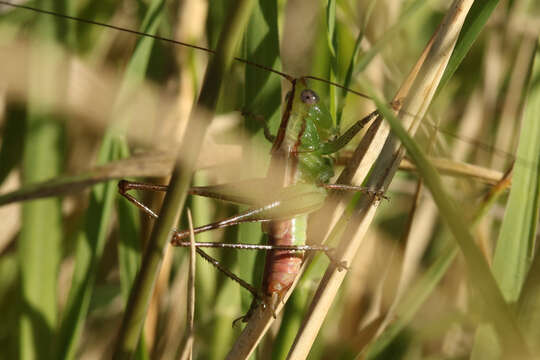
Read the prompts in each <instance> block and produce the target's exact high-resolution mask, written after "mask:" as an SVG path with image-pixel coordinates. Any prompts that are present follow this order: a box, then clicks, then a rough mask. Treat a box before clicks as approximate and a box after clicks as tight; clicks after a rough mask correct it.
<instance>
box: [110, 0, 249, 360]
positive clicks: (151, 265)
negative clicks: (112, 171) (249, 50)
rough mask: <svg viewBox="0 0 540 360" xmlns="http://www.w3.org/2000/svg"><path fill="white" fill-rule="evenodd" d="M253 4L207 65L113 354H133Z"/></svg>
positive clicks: (237, 15) (239, 12)
mask: <svg viewBox="0 0 540 360" xmlns="http://www.w3.org/2000/svg"><path fill="white" fill-rule="evenodd" d="M252 5H253V2H252V1H247V0H245V1H241V2H238V4H237V7H236V8H235V9H234V10H235V11H233V10H231V15H230V16H229V17H228V21H227V22H226V24H225V26H224V30H223V31H222V33H221V35H222V36H221V40H220V43H219V47H218V50H217V52H216V55H215V56H213V57H212V58H211V60H210V64H209V65H208V68H207V71H206V75H205V79H204V82H203V87H202V90H201V94H200V96H199V99H198V102H197V106H196V108H195V110H193V112H192V116H191V117H190V121H189V122H188V125H187V128H186V134H187V135H186V136H185V137H184V139H183V141H182V145H181V147H180V149H179V152H178V157H177V162H176V164H175V168H174V170H173V175H172V178H171V181H170V183H169V191H168V192H167V195H166V196H165V200H164V203H163V207H162V209H161V211H160V217H159V219H158V220H157V222H156V224H155V226H154V229H153V231H152V235H151V237H150V240H149V242H148V245H147V247H146V249H145V252H144V255H143V261H142V265H141V270H140V271H139V273H138V274H137V278H136V280H135V284H134V286H133V289H132V291H131V294H130V298H129V301H128V305H127V308H126V311H125V313H124V319H123V321H122V326H121V328H120V332H119V336H118V341H117V344H116V349H115V354H114V357H115V358H117V359H121V358H130V357H131V356H132V354H133V353H134V351H135V348H136V346H137V343H138V342H139V337H140V333H141V329H142V323H143V320H144V317H145V315H146V311H147V308H148V303H149V300H150V297H151V295H152V292H153V289H154V283H155V278H156V276H157V274H158V271H159V269H160V265H161V259H162V252H163V248H164V247H165V245H166V244H167V241H168V240H169V238H170V231H171V229H173V228H174V227H175V225H176V223H177V222H178V218H179V216H180V212H181V210H182V209H183V207H184V203H185V200H186V190H187V189H188V187H189V185H190V183H191V177H192V173H193V169H194V167H195V162H196V160H197V157H198V155H199V153H200V150H201V141H200V139H201V138H202V137H203V136H204V134H205V133H206V129H207V127H208V124H209V123H210V120H211V118H212V116H213V113H214V112H215V107H216V104H217V98H218V94H219V91H220V88H221V83H222V80H223V77H224V75H225V74H226V73H228V71H229V68H230V65H231V62H232V58H233V54H234V52H235V51H236V45H237V43H238V39H239V38H240V36H241V34H242V31H243V29H244V27H245V25H246V23H247V20H248V18H249V15H250V13H251V8H252Z"/></svg>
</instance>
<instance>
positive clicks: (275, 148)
mask: <svg viewBox="0 0 540 360" xmlns="http://www.w3.org/2000/svg"><path fill="white" fill-rule="evenodd" d="M376 116H377V112H373V113H371V114H369V115H367V116H366V117H365V118H363V119H361V120H359V121H358V122H356V124H354V125H353V126H352V127H351V128H350V129H349V130H348V131H347V132H345V134H343V135H342V136H339V134H338V129H337V128H335V127H334V126H333V122H332V119H331V118H330V115H329V113H328V112H327V111H326V110H325V108H324V106H323V105H322V104H321V103H320V99H319V97H318V95H317V94H316V93H315V92H314V91H313V90H311V89H309V88H308V87H307V83H306V80H305V79H303V78H300V79H294V80H293V81H292V89H291V91H290V92H289V94H288V95H287V98H286V106H285V110H284V111H283V116H282V120H281V124H280V127H279V131H278V133H277V135H276V136H271V135H269V134H268V131H267V132H266V134H267V138H268V140H273V145H272V150H271V156H272V158H271V163H270V169H269V173H268V176H267V178H266V179H260V180H254V181H251V184H250V185H251V186H252V187H255V189H256V190H255V194H250V195H248V196H247V197H246V195H245V194H243V193H242V191H239V190H240V189H241V188H245V187H246V186H245V184H244V186H239V185H234V184H226V185H221V186H219V185H218V186H212V187H204V188H192V189H191V191H190V193H191V194H193V195H202V196H209V197H214V198H218V199H220V200H225V201H232V202H236V203H242V204H246V205H250V206H255V207H253V208H251V209H250V210H248V211H246V212H244V213H242V214H239V215H237V216H233V217H231V218H228V219H225V220H222V221H219V222H216V223H213V224H209V225H206V226H202V227H199V228H196V229H194V232H195V234H197V233H199V232H202V231H207V230H211V229H217V228H223V227H227V226H232V225H237V224H240V223H242V222H248V221H260V222H262V223H263V225H262V226H263V231H264V232H265V233H266V234H267V235H268V243H269V245H248V244H217V243H216V244H214V243H197V244H196V246H197V251H198V252H199V254H200V255H201V256H203V257H204V258H205V259H207V260H209V261H210V262H211V263H212V264H214V265H216V266H218V268H219V269H220V270H221V271H223V272H224V273H226V275H228V276H229V277H230V278H232V279H233V280H235V281H237V282H239V283H240V284H241V285H242V286H243V287H245V288H246V289H247V290H249V291H250V292H251V293H252V294H253V295H254V296H255V298H256V299H257V302H259V303H262V304H263V305H264V306H270V307H271V309H272V310H274V309H275V308H276V306H277V305H278V303H279V302H280V301H282V299H283V297H284V295H285V293H286V292H287V290H288V289H289V288H290V287H291V285H292V283H293V282H294V280H295V278H296V276H297V274H298V271H299V269H300V266H301V264H302V260H303V252H304V251H324V252H326V253H327V254H328V255H329V251H330V249H329V248H328V247H325V246H308V245H305V242H306V228H307V216H308V214H309V213H310V212H313V211H315V210H317V209H319V208H320V207H321V206H322V205H323V203H324V199H325V197H326V193H327V189H334V190H348V191H362V192H364V193H367V194H369V195H370V196H381V195H382V194H380V193H378V192H374V191H370V190H367V189H365V188H362V187H358V186H351V185H340V184H328V183H329V181H330V179H331V178H332V176H333V175H334V170H333V159H332V158H331V157H330V155H331V154H333V153H336V152H337V151H339V150H340V149H341V148H343V147H344V146H345V145H347V143H349V141H350V140H351V139H352V138H353V137H354V135H356V134H357V133H358V132H359V131H360V130H361V129H362V128H363V127H364V126H365V125H366V124H367V123H369V122H370V121H371V120H373V119H374V118H375V117H376ZM131 189H139V190H157V191H166V187H165V186H160V185H150V184H142V183H130V182H127V181H125V180H123V181H121V182H120V183H119V191H120V194H122V195H123V196H125V197H126V198H127V199H128V200H129V201H131V202H133V203H134V204H136V205H137V206H138V207H140V208H141V209H143V210H144V211H145V212H147V213H148V214H150V215H151V216H153V217H157V215H156V214H155V213H154V212H153V211H151V210H150V209H148V208H147V207H146V206H145V205H144V204H142V203H140V202H139V201H138V200H136V199H135V198H134V197H132V196H131V195H129V194H127V191H129V190H131ZM188 235H189V232H186V231H184V232H175V233H174V234H173V236H172V241H171V243H172V245H175V246H189V242H185V241H182V239H184V238H185V237H187V236H188ZM200 247H230V248H237V249H258V250H267V255H266V263H265V270H264V278H263V288H262V291H261V292H259V291H257V290H255V289H254V288H253V287H252V286H251V285H248V284H247V283H246V282H244V281H243V280H241V279H239V278H238V277H237V276H236V275H234V274H231V273H230V272H229V271H227V270H225V269H223V268H222V267H221V266H220V265H219V264H217V262H215V261H214V260H213V259H212V258H210V257H209V256H208V255H207V254H205V253H204V252H203V251H202V250H201V249H200ZM329 256H330V255H329ZM330 257H331V256H330Z"/></svg>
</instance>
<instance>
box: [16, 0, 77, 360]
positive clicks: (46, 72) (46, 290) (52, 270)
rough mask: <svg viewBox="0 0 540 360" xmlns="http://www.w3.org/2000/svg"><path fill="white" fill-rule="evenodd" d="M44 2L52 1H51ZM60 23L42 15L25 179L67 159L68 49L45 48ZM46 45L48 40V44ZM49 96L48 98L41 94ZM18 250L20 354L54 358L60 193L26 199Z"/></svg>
mask: <svg viewBox="0 0 540 360" xmlns="http://www.w3.org/2000/svg"><path fill="white" fill-rule="evenodd" d="M44 6H46V7H52V6H53V4H52V2H51V1H47V2H45V4H44ZM59 27H60V24H59V23H57V22H55V21H54V20H52V19H49V18H39V19H38V27H37V28H38V29H39V31H40V34H39V35H41V36H39V37H38V38H37V39H36V41H34V42H33V48H32V54H31V62H30V69H29V72H30V76H29V79H30V85H29V100H28V116H27V118H26V122H27V123H26V134H25V142H24V154H23V182H24V184H30V183H35V182H39V181H43V180H48V179H51V178H54V177H56V176H58V175H59V173H60V172H61V168H62V163H63V155H62V152H63V149H62V148H63V141H64V135H63V132H64V125H63V123H62V122H60V121H58V119H57V118H55V117H54V115H53V110H52V109H53V108H54V104H55V103H56V102H57V101H58V99H59V98H60V97H61V96H62V94H61V89H62V84H63V83H64V82H65V81H66V80H67V78H65V77H60V78H59V77H58V74H60V73H61V70H62V67H61V66H62V65H61V64H62V55H60V54H59V53H58V52H50V53H47V52H45V53H44V52H43V51H42V50H43V46H42V45H44V44H45V43H47V42H50V41H56V40H57V39H58V38H60V37H59V36H58V32H59ZM45 45H46V44H45ZM42 98H44V101H40V100H39V99H42ZM22 222H23V226H22V228H21V235H20V237H19V239H18V243H17V247H18V256H19V264H20V277H21V285H20V291H21V299H20V304H21V305H20V309H21V312H20V318H19V323H20V325H19V326H20V327H19V358H20V359H38V358H39V359H48V358H50V356H51V352H50V351H51V343H52V340H53V338H54V330H55V328H56V326H57V316H58V309H57V291H56V290H57V273H58V268H59V264H60V259H61V252H62V249H61V239H62V213H61V202H60V199H58V198H51V199H42V200H36V201H31V202H28V203H25V204H24V205H23V207H22Z"/></svg>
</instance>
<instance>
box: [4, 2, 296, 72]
mask: <svg viewBox="0 0 540 360" xmlns="http://www.w3.org/2000/svg"><path fill="white" fill-rule="evenodd" d="M0 4H2V5H6V6H10V7H13V8H18V9H25V10H30V11H34V12H37V13H41V14H47V15H51V16H56V17H59V18H62V19H67V20H71V21H78V22H81V23H85V24H90V25H97V26H103V27H105V28H109V29H113V30H116V31H122V32H126V33H129V34H133V35H136V36H145V37H149V38H152V39H156V40H160V41H164V42H168V43H171V44H175V45H182V46H186V47H190V48H192V49H197V50H201V51H205V52H207V53H210V54H212V55H214V54H216V51H215V50H212V49H207V48H205V47H202V46H197V45H192V44H188V43H185V42H183V41H179V40H175V39H171V38H167V37H163V36H159V35H152V34H147V33H144V32H141V31H137V30H133V29H128V28H123V27H120V26H115V25H111V24H107V23H103V22H100V21H95V20H89V19H83V18H80V17H76V16H71V15H66V14H60V13H56V12H53V11H49V10H43V9H38V8H35V7H32V6H28V5H21V4H13V3H10V2H9V1H0ZM234 60H236V61H239V62H242V63H244V64H247V65H250V66H253V67H256V68H259V69H262V70H266V71H270V72H273V73H275V74H278V75H280V76H282V77H283V78H285V79H287V80H288V81H290V82H292V81H293V79H294V78H293V77H292V76H291V75H289V74H286V73H284V72H281V71H279V70H276V69H272V68H271V67H267V66H264V65H261V64H257V63H254V62H252V61H249V60H246V59H242V58H239V57H234Z"/></svg>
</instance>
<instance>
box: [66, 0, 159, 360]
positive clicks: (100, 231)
mask: <svg viewBox="0 0 540 360" xmlns="http://www.w3.org/2000/svg"><path fill="white" fill-rule="evenodd" d="M163 5H164V1H163V0H155V1H153V3H152V5H151V6H150V8H149V9H148V12H147V14H146V17H145V20H144V21H143V24H142V31H147V32H151V33H152V32H153V33H155V32H156V31H157V27H158V25H159V21H160V16H159V13H160V11H161V9H162V7H163ZM153 42H154V39H151V38H146V37H145V38H141V39H140V40H139V41H138V43H137V46H136V49H135V52H134V55H133V57H132V59H131V61H130V63H129V64H128V67H127V69H126V72H125V75H124V81H123V84H122V88H121V91H120V94H119V96H118V99H117V102H116V105H115V108H114V110H113V119H114V118H115V114H118V113H119V111H120V109H121V108H122V104H123V102H124V101H125V99H126V98H128V97H129V92H130V89H133V87H134V86H135V85H137V84H138V83H140V81H142V79H143V78H144V76H145V74H146V68H147V65H148V59H149V57H150V52H151V50H152V45H153ZM119 119H120V120H119ZM119 119H115V120H116V121H115V122H113V124H112V125H111V127H110V128H109V129H108V130H107V132H106V133H105V136H104V139H103V143H102V145H101V148H100V151H99V155H98V160H97V163H98V164H105V163H107V162H110V161H112V160H117V158H116V157H117V156H118V154H122V153H125V149H126V147H127V144H126V143H125V139H124V138H123V136H122V133H123V132H124V131H125V129H126V127H127V119H125V118H122V117H119ZM116 194H117V191H116V182H108V183H105V184H101V185H98V186H96V187H95V188H94V189H93V190H92V193H91V195H90V205H89V208H88V212H87V215H86V223H85V227H84V230H83V231H82V232H81V233H80V235H79V239H78V245H77V250H76V266H75V272H74V276H73V281H72V285H71V288H70V292H69V296H68V303H67V306H66V310H65V313H64V316H63V320H62V324H61V327H60V330H59V336H58V338H57V341H58V343H57V347H56V354H57V356H58V358H72V357H73V356H74V355H75V351H76V348H77V345H78V343H79V340H80V336H81V331H82V326H83V324H84V320H85V318H86V314H87V312H88V306H89V303H90V297H91V295H92V291H93V286H94V279H95V276H96V272H97V264H98V262H99V259H101V256H102V254H103V248H104V246H105V239H106V235H107V229H108V224H109V221H110V218H111V212H112V206H113V204H114V199H115V196H116Z"/></svg>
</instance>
